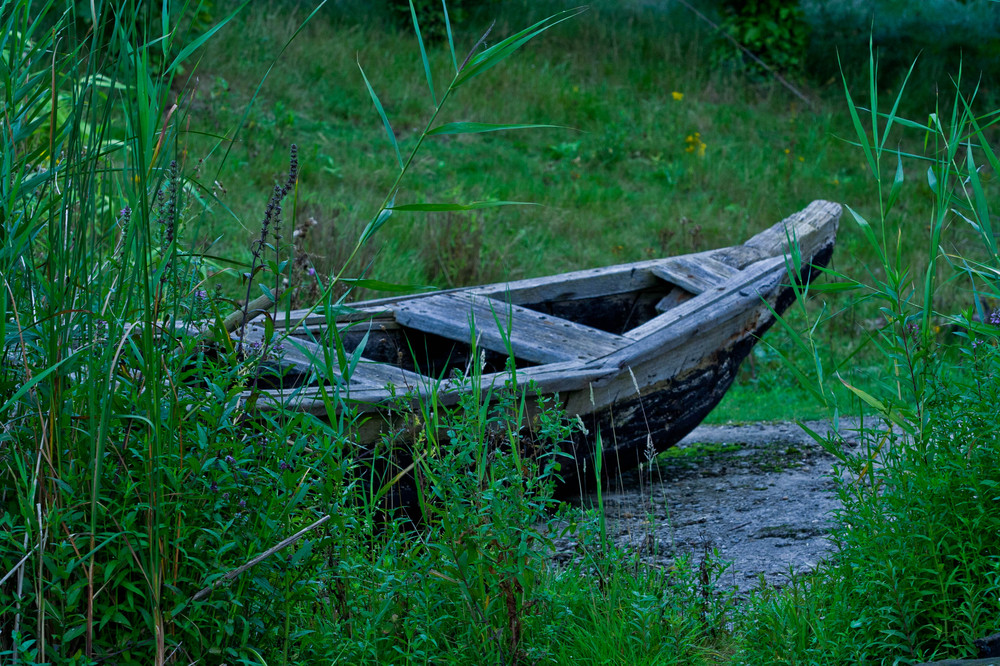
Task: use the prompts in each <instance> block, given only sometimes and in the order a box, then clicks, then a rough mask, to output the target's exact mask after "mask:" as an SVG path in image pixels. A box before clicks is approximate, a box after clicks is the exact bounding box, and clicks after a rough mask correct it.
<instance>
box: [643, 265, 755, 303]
mask: <svg viewBox="0 0 1000 666" xmlns="http://www.w3.org/2000/svg"><path fill="white" fill-rule="evenodd" d="M738 272H739V271H738V270H737V269H735V268H733V267H732V266H730V265H728V264H724V263H722V262H721V261H718V260H716V259H712V258H711V257H705V256H702V257H691V256H685V257H673V258H671V259H665V260H663V261H662V262H660V263H659V264H657V265H656V266H654V267H653V268H652V273H653V275H655V276H656V277H658V278H661V279H663V280H666V281H667V282H670V283H671V284H676V285H677V286H678V287H681V288H682V289H686V290H687V291H690V292H691V293H692V294H702V293H704V292H706V291H708V290H709V289H713V288H715V287H718V286H720V285H721V284H722V283H724V282H725V281H726V280H728V279H729V278H731V277H732V276H734V275H736V273H738Z"/></svg>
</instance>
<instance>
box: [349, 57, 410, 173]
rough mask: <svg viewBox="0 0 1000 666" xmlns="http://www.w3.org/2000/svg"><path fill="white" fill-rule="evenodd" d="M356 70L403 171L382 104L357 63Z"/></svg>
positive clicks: (401, 159)
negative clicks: (366, 88) (363, 81)
mask: <svg viewBox="0 0 1000 666" xmlns="http://www.w3.org/2000/svg"><path fill="white" fill-rule="evenodd" d="M358 69H360V70H361V78H363V79H364V80H365V86H367V87H368V94H369V95H371V97H372V102H373V103H374V104H375V110H376V111H378V115H379V117H380V118H381V119H382V124H383V125H385V133H386V134H387V135H388V136H389V143H391V144H392V147H393V150H395V151H396V159H397V160H399V168H400V170H402V169H403V156H402V155H401V154H400V152H399V143H398V142H397V141H396V134H395V133H394V132H393V131H392V125H390V124H389V117H388V116H386V115H385V109H383V108H382V102H380V101H379V100H378V95H376V94H375V89H374V88H372V84H371V82H370V81H368V77H367V76H366V75H365V70H364V68H363V67H362V66H361V63H360V62H358Z"/></svg>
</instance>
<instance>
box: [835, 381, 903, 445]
mask: <svg viewBox="0 0 1000 666" xmlns="http://www.w3.org/2000/svg"><path fill="white" fill-rule="evenodd" d="M838 379H840V382H841V383H842V384H843V385H844V386H845V387H847V390H848V391H850V392H851V393H853V394H854V395H856V396H858V397H859V398H861V401H862V402H864V403H865V404H867V405H868V406H869V407H871V408H873V409H874V410H875V411H877V412H878V413H879V414H881V415H882V416H884V417H885V418H886V419H888V420H889V421H891V422H892V423H895V424H896V425H898V426H899V427H900V428H902V429H903V431H904V432H905V433H907V434H908V435H916V433H917V431H916V430H915V429H914V428H913V426H912V425H911V424H910V423H908V422H907V421H906V420H905V419H904V418H903V416H902V415H901V414H900V413H899V410H895V409H892V408H891V407H888V406H887V405H886V404H885V403H883V402H882V401H881V400H879V399H878V398H876V397H875V396H873V395H872V394H870V393H868V392H867V391H864V390H862V389H859V388H858V387H856V386H851V385H850V384H848V383H847V382H846V381H845V380H844V378H843V377H839V378H838Z"/></svg>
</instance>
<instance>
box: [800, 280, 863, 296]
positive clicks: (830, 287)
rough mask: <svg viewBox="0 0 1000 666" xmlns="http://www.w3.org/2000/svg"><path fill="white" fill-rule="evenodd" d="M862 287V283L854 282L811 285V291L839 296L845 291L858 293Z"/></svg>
mask: <svg viewBox="0 0 1000 666" xmlns="http://www.w3.org/2000/svg"><path fill="white" fill-rule="evenodd" d="M862 286H863V285H862V284H861V283H860V282H855V281H853V280H851V281H850V282H825V283H823V284H816V283H810V284H809V291H811V292H813V293H817V294H837V293H841V292H845V291H857V290H858V289H861V288H862Z"/></svg>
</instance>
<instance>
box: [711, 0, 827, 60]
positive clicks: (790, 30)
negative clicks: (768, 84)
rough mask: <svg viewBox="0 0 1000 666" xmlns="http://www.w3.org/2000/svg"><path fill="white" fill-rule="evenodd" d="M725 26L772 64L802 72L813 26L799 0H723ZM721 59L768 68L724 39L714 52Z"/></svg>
mask: <svg viewBox="0 0 1000 666" xmlns="http://www.w3.org/2000/svg"><path fill="white" fill-rule="evenodd" d="M721 5H722V14H723V21H722V25H721V27H722V30H723V31H724V33H725V34H727V35H728V36H730V37H731V38H732V39H734V40H735V41H736V42H737V43H739V44H740V45H741V46H743V47H744V48H745V49H747V50H748V51H749V52H750V53H752V54H753V55H754V56H756V57H757V58H759V59H760V60H762V61H763V62H764V63H765V64H766V65H767V66H768V67H770V68H772V69H774V70H776V71H778V72H798V71H800V70H801V69H802V67H803V65H804V63H805V55H806V49H807V47H808V43H809V26H808V24H807V23H806V21H805V14H804V13H803V12H802V9H801V7H800V6H799V2H798V0H723V2H722V3H721ZM714 60H715V61H716V62H717V63H720V64H723V65H727V66H734V65H735V66H736V67H737V68H738V69H741V70H742V69H749V70H750V71H755V72H757V73H759V74H763V73H766V70H765V69H764V68H762V67H761V66H760V64H759V63H757V62H755V61H754V60H753V59H752V58H750V57H748V56H747V54H746V53H745V52H744V51H742V50H741V49H739V48H738V47H736V46H735V45H734V44H732V42H730V41H728V40H725V41H721V42H720V43H719V45H718V46H717V47H716V50H715V52H714Z"/></svg>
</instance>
